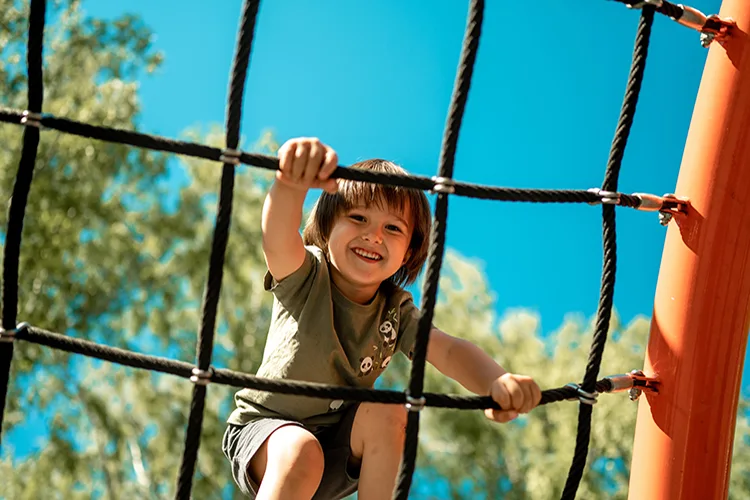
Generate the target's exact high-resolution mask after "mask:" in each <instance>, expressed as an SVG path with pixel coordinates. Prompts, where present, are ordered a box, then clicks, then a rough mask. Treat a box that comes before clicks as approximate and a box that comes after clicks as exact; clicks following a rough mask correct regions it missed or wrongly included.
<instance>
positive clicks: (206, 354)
mask: <svg viewBox="0 0 750 500" xmlns="http://www.w3.org/2000/svg"><path fill="white" fill-rule="evenodd" d="M259 3H260V1H259V0H245V2H244V5H243V9H242V21H241V23H240V29H239V34H238V36H237V48H236V52H235V55H234V63H233V67H232V77H231V81H230V85H229V99H228V100H229V102H228V106H227V118H226V139H225V142H226V146H227V149H228V150H230V151H234V150H236V148H237V146H238V145H239V142H240V119H241V117H242V98H243V94H244V90H245V80H246V77H247V70H248V66H249V64H250V52H251V49H252V44H253V33H254V31H255V20H256V18H257V16H258V5H259ZM230 156H231V154H230ZM234 170H235V164H234V163H232V162H230V161H226V162H225V163H224V167H223V170H222V174H221V189H220V192H219V201H218V207H217V215H216V222H215V226H214V234H213V243H212V246H211V256H210V262H209V266H208V279H207V284H206V292H205V296H204V300H203V314H202V321H201V328H200V332H199V334H198V347H197V353H196V358H197V360H198V370H199V371H200V372H205V371H207V370H208V368H209V367H210V365H211V355H212V353H213V345H214V333H215V326H216V312H217V309H218V304H219V296H220V294H221V281H222V277H223V274H224V258H225V256H226V248H227V242H228V240H229V229H230V221H231V219H232V200H233V194H234V193H233V191H234ZM205 401H206V386H205V385H201V384H195V386H194V387H193V397H192V400H191V403H190V415H189V417H188V428H187V432H186V434H185V449H184V453H183V456H182V464H181V466H180V475H179V479H178V481H177V493H176V495H175V498H177V499H184V500H189V498H190V491H191V489H192V485H193V474H194V472H195V462H196V460H197V458H198V448H199V446H200V433H201V427H202V425H203V409H204V407H205Z"/></svg>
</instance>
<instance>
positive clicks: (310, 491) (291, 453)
mask: <svg viewBox="0 0 750 500" xmlns="http://www.w3.org/2000/svg"><path fill="white" fill-rule="evenodd" d="M324 465H325V464H324V460H323V450H322V448H321V446H320V443H319V442H318V440H317V439H316V438H315V436H313V435H312V434H311V433H310V432H309V431H307V430H305V429H304V428H302V427H300V426H297V425H284V426H282V427H279V428H278V429H276V430H275V431H273V433H271V435H270V436H269V437H268V439H266V441H265V442H264V443H263V444H262V445H261V446H260V448H259V449H258V451H257V452H256V453H255V455H254V456H253V458H252V459H251V460H250V462H249V464H248V466H247V473H248V475H249V477H250V478H251V479H252V480H253V482H254V483H255V484H259V485H260V488H259V489H258V494H257V496H256V498H257V499H258V500H271V499H273V500H275V499H288V498H295V499H297V498H299V499H305V498H307V499H310V498H312V497H313V495H314V494H315V491H316V490H317V489H318V485H319V483H320V479H321V477H322V476H323V469H324Z"/></svg>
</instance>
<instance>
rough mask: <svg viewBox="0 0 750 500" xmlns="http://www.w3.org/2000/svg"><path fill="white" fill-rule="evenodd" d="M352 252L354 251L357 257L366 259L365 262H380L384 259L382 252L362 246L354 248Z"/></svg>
mask: <svg viewBox="0 0 750 500" xmlns="http://www.w3.org/2000/svg"><path fill="white" fill-rule="evenodd" d="M352 252H354V253H355V254H356V255H357V257H359V258H360V259H362V260H364V261H365V262H378V261H380V260H383V257H382V256H381V255H380V254H377V253H375V252H370V251H368V250H364V249H362V248H352Z"/></svg>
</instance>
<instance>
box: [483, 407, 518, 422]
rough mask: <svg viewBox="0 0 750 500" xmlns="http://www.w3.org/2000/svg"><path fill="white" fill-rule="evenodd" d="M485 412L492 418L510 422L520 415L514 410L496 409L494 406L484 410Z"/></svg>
mask: <svg viewBox="0 0 750 500" xmlns="http://www.w3.org/2000/svg"><path fill="white" fill-rule="evenodd" d="M484 414H485V416H486V417H487V418H489V419H490V420H494V421H495V422H500V423H505V422H510V421H511V420H513V419H514V418H516V417H517V416H518V413H517V412H515V411H512V410H495V409H492V408H487V409H486V410H484Z"/></svg>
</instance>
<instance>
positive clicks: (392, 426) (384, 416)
mask: <svg viewBox="0 0 750 500" xmlns="http://www.w3.org/2000/svg"><path fill="white" fill-rule="evenodd" d="M360 412H361V413H362V417H363V418H362V424H363V425H364V426H366V427H367V428H368V429H371V430H372V434H373V435H375V436H379V437H380V438H381V439H382V438H387V437H391V438H393V439H396V440H397V441H400V440H403V438H404V436H405V434H406V419H407V411H406V408H404V407H403V406H401V405H394V404H379V403H364V404H362V405H361V406H360V408H359V410H358V411H357V417H359V416H360Z"/></svg>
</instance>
